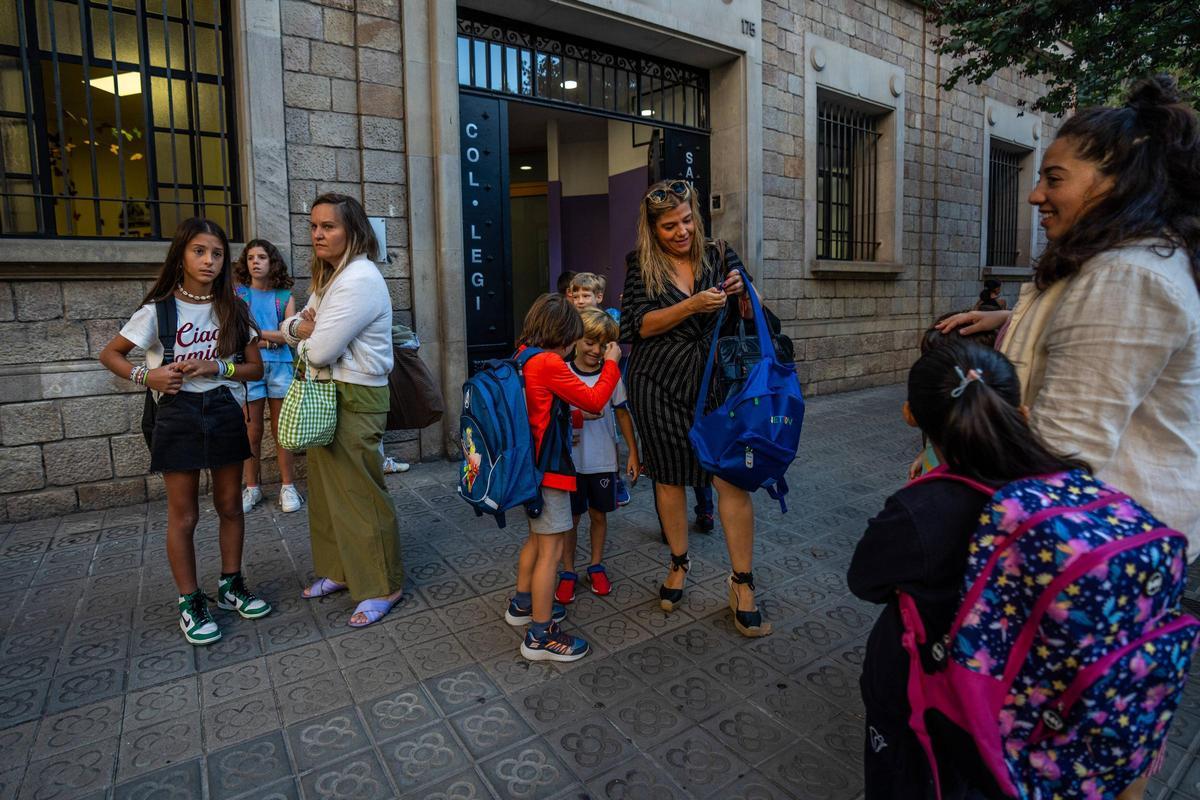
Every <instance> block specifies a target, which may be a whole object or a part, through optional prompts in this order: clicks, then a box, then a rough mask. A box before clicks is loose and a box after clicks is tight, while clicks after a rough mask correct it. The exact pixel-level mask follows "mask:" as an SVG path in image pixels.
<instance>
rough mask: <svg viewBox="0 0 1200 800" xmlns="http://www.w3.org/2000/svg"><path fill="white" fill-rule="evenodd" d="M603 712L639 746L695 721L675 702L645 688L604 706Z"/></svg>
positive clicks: (651, 743)
mask: <svg viewBox="0 0 1200 800" xmlns="http://www.w3.org/2000/svg"><path fill="white" fill-rule="evenodd" d="M604 715H605V716H606V717H607V718H608V719H609V720H611V721H612V723H613V724H614V725H615V726H616V727H617V728H618V729H619V730H620V731H621V732H622V733H623V734H625V736H627V737H629V738H630V739H632V740H633V741H634V742H636V743H637V744H638V745H639V746H640V747H641V748H642V749H648V748H650V747H652V746H654V745H656V744H659V743H660V742H663V741H665V740H667V739H669V738H671V737H672V736H674V735H675V734H677V733H679V732H681V731H684V730H686V729H688V728H689V727H691V726H693V725H694V724H695V723H694V722H692V720H690V719H689V718H688V717H687V716H686V715H685V714H684V713H683V711H682V710H681V709H680V708H679V706H678V705H676V704H675V703H673V702H671V701H670V700H668V699H667V698H666V697H664V696H662V695H660V694H657V693H655V692H652V691H650V690H649V689H643V690H642V692H641V693H639V694H635V695H632V696H631V697H628V698H626V699H625V700H623V701H622V702H620V703H618V704H616V705H615V706H611V707H609V708H606V709H605V710H604Z"/></svg>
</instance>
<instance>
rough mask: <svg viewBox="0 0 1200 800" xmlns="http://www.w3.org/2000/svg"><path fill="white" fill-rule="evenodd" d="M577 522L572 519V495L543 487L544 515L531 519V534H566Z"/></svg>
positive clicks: (560, 490)
mask: <svg viewBox="0 0 1200 800" xmlns="http://www.w3.org/2000/svg"><path fill="white" fill-rule="evenodd" d="M574 522H575V520H574V519H573V518H572V517H571V493H570V492H564V491H563V490H562V489H551V488H549V487H547V486H543V487H542V513H541V514H540V515H538V516H536V517H530V518H529V532H530V533H565V532H566V531H569V530H571V526H572V525H573V524H574Z"/></svg>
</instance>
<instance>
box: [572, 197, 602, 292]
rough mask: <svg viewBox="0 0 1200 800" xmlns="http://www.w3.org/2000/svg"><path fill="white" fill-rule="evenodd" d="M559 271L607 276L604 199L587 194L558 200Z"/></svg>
mask: <svg viewBox="0 0 1200 800" xmlns="http://www.w3.org/2000/svg"><path fill="white" fill-rule="evenodd" d="M562 233H563V236H562V254H563V260H562V267H563V269H569V270H571V271H572V272H596V273H599V274H601V275H603V274H605V273H606V272H607V269H606V267H607V266H608V264H607V262H608V248H607V243H608V197H607V196H606V195H602V194H587V195H579V196H577V197H564V198H563V199H562Z"/></svg>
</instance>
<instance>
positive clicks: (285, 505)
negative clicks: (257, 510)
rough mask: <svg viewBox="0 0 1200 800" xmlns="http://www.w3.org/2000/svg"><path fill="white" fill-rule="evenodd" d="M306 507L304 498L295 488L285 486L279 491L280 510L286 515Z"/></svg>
mask: <svg viewBox="0 0 1200 800" xmlns="http://www.w3.org/2000/svg"><path fill="white" fill-rule="evenodd" d="M303 505H304V498H303V497H301V496H300V493H299V492H298V491H296V487H295V486H284V487H283V488H282V489H280V490H279V510H280V511H282V512H283V513H285V514H290V513H292V512H293V511H299V510H300V508H301V507H302V506H303Z"/></svg>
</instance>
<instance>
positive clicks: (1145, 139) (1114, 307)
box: [938, 75, 1200, 560]
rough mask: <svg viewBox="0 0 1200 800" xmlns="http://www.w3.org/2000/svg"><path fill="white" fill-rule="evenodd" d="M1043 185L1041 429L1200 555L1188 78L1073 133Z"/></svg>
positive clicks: (1034, 414)
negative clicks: (1184, 87) (1184, 91)
mask: <svg viewBox="0 0 1200 800" xmlns="http://www.w3.org/2000/svg"><path fill="white" fill-rule="evenodd" d="M1040 174H1041V177H1040V180H1039V181H1038V184H1037V186H1036V187H1035V188H1034V190H1033V192H1032V193H1031V194H1030V195H1029V202H1030V203H1031V204H1033V205H1035V206H1037V207H1038V211H1039V212H1040V217H1041V225H1042V228H1043V229H1044V230H1045V232H1046V238H1047V240H1048V241H1049V244H1048V246H1047V247H1046V250H1045V252H1043V253H1042V255H1041V257H1040V258H1039V259H1038V260H1037V265H1036V272H1035V274H1034V280H1033V281H1032V282H1030V283H1028V284H1026V285H1025V286H1023V287H1022V289H1021V295H1020V299H1019V300H1018V302H1017V305H1016V307H1015V308H1014V309H1013V310H1012V311H970V312H966V313H963V314H957V315H955V316H952V317H950V318H949V319H947V320H945V321H944V322H942V323H940V324H939V326H938V327H939V328H940V329H941V330H942V331H943V332H944V333H948V332H950V331H951V330H954V329H960V330H961V332H963V333H967V334H970V333H975V332H977V331H980V330H988V329H992V330H994V329H997V328H1000V327H1001V326H1002V325H1006V327H1005V328H1004V329H1003V330H1002V331H1001V333H1000V340H999V343H998V344H997V347H998V348H999V349H1000V351H1001V352H1002V353H1004V354H1005V355H1006V356H1007V357H1008V358H1009V359H1010V360H1011V361H1012V362H1013V363H1014V364H1015V365H1016V368H1017V377H1018V378H1019V379H1020V383H1021V387H1022V401H1023V402H1024V404H1025V405H1027V406H1029V409H1030V414H1031V421H1032V427H1033V430H1034V431H1036V432H1037V433H1038V434H1039V435H1040V436H1041V437H1042V438H1043V439H1045V441H1047V442H1048V443H1049V444H1051V445H1052V446H1054V447H1056V448H1057V449H1059V450H1063V451H1069V452H1077V453H1079V454H1080V456H1081V457H1083V458H1085V459H1087V461H1088V462H1089V463H1091V464H1092V465H1093V466H1094V467H1095V469H1096V477H1098V478H1100V479H1101V480H1104V481H1106V482H1108V483H1111V484H1113V485H1116V486H1120V487H1121V488H1122V489H1124V490H1125V491H1128V492H1129V493H1130V494H1131V495H1133V496H1135V497H1137V498H1139V499H1140V500H1141V501H1142V503H1143V504H1144V505H1146V506H1147V507H1148V508H1149V510H1150V511H1151V512H1153V513H1154V515H1155V516H1157V517H1158V518H1159V519H1161V520H1163V521H1164V522H1166V523H1167V524H1168V525H1170V526H1171V527H1173V528H1176V529H1177V530H1180V531H1183V532H1184V533H1185V534H1187V536H1188V541H1189V548H1188V557H1189V559H1191V560H1195V558H1196V556H1197V555H1200V494H1197V493H1196V491H1195V487H1196V485H1197V484H1198V483H1200V202H1198V198H1200V119H1198V118H1197V115H1196V110H1195V107H1194V105H1192V104H1189V103H1188V102H1186V101H1185V100H1184V98H1183V96H1182V95H1181V94H1180V91H1179V89H1178V87H1177V85H1176V82H1175V80H1174V79H1173V78H1171V77H1170V76H1167V75H1158V76H1155V77H1152V78H1147V79H1145V80H1143V81H1140V82H1139V83H1137V84H1136V85H1135V86H1134V87H1133V88H1132V89H1131V91H1130V93H1129V97H1128V99H1127V101H1126V103H1125V105H1123V106H1121V107H1119V108H1110V107H1099V108H1088V109H1084V110H1082V111H1080V112H1079V113H1077V114H1076V115H1075V116H1073V117H1071V118H1070V119H1069V120H1067V121H1066V122H1065V123H1063V126H1062V127H1061V128H1060V129H1059V131H1058V135H1057V137H1056V138H1055V140H1054V143H1053V144H1051V145H1050V147H1049V148H1047V149H1046V152H1045V155H1044V156H1043V158H1042V164H1041V170H1040Z"/></svg>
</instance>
